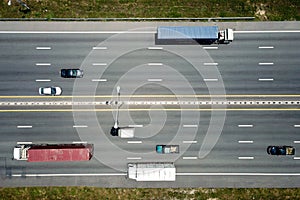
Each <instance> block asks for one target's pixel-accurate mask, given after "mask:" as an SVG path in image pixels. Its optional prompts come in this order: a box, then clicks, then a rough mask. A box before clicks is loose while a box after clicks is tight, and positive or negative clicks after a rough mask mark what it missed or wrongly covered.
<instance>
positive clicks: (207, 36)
mask: <svg viewBox="0 0 300 200" xmlns="http://www.w3.org/2000/svg"><path fill="white" fill-rule="evenodd" d="M233 38H234V36H233V30H232V29H225V30H222V31H219V28H218V27H217V26H160V27H158V28H157V35H156V42H157V43H160V44H174V43H175V44H178V43H179V44H181V43H183V44H185V43H189V42H191V41H196V42H198V43H199V44H229V43H230V42H232V41H233Z"/></svg>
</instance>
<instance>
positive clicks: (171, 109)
mask: <svg viewBox="0 0 300 200" xmlns="http://www.w3.org/2000/svg"><path fill="white" fill-rule="evenodd" d="M112 111H116V109H23V110H21V109H20V110H16V109H12V110H0V112H112ZM119 111H120V112H125V111H127V112H128V111H133V112H135V111H300V108H213V109H211V108H199V109H192V108H190V109H189V108H183V109H180V108H161V109H151V108H140V109H138V108H136V109H119Z"/></svg>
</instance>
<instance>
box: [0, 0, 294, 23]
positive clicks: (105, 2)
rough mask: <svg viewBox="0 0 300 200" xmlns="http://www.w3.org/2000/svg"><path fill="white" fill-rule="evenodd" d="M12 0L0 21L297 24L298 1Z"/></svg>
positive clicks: (1, 9)
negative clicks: (188, 20) (254, 21)
mask: <svg viewBox="0 0 300 200" xmlns="http://www.w3.org/2000/svg"><path fill="white" fill-rule="evenodd" d="M23 1H24V2H26V4H27V5H28V6H29V7H30V9H31V10H30V11H28V10H26V9H25V8H24V7H22V6H21V5H20V4H19V3H17V1H16V0H12V5H11V6H8V5H7V2H8V0H3V1H0V18H114V17H116V18H139V17H140V18H152V17H157V18H159V17H163V18H164V17H167V18H173V17H175V18H180V17H192V18H201V17H253V16H254V17H256V18H257V19H258V20H271V21H273V20H280V21H282V20H300V1H299V0H201V1H200V0H188V1H187V0H89V1H87V0H76V1H73V0H23Z"/></svg>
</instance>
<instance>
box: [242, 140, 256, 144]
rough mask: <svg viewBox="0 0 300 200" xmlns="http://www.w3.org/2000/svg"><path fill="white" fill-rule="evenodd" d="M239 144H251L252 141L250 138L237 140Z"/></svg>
mask: <svg viewBox="0 0 300 200" xmlns="http://www.w3.org/2000/svg"><path fill="white" fill-rule="evenodd" d="M239 143H240V144H252V143H253V141H252V140H239Z"/></svg>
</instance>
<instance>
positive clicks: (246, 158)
mask: <svg viewBox="0 0 300 200" xmlns="http://www.w3.org/2000/svg"><path fill="white" fill-rule="evenodd" d="M238 158H239V160H253V159H254V157H251V156H248V157H247V156H246V157H238Z"/></svg>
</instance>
